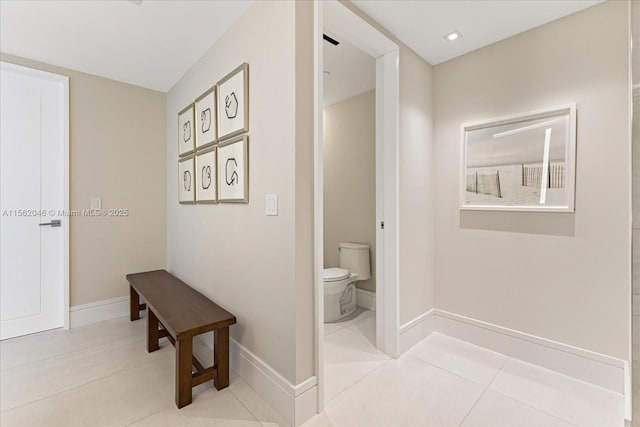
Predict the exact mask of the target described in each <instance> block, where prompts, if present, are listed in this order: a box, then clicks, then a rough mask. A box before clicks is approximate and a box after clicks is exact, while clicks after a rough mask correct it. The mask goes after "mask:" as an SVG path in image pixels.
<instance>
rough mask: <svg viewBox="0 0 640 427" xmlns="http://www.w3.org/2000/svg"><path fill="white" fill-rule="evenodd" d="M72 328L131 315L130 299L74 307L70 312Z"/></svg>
mask: <svg viewBox="0 0 640 427" xmlns="http://www.w3.org/2000/svg"><path fill="white" fill-rule="evenodd" d="M69 311H70V313H69V323H70V327H72V328H77V327H78V326H84V325H88V324H91V323H96V322H102V321H104V320H110V319H115V318H116V317H123V316H127V315H128V314H129V297H128V296H125V297H118V298H112V299H107V300H102V301H96V302H91V303H89V304H82V305H74V306H73V307H71V309H70V310H69Z"/></svg>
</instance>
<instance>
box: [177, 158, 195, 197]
mask: <svg viewBox="0 0 640 427" xmlns="http://www.w3.org/2000/svg"><path fill="white" fill-rule="evenodd" d="M194 166H195V156H194V155H193V154H192V155H190V156H187V157H182V158H180V159H178V202H179V203H182V204H191V203H195V202H196V191H195V189H196V184H197V181H198V180H197V179H196V175H195V173H194V172H195V167H194Z"/></svg>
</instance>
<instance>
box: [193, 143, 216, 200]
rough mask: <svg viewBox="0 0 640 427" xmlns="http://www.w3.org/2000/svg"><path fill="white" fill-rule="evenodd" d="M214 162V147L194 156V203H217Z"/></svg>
mask: <svg viewBox="0 0 640 427" xmlns="http://www.w3.org/2000/svg"><path fill="white" fill-rule="evenodd" d="M216 160H217V159H216V148H215V147H211V148H209V149H208V150H204V151H198V153H197V154H196V174H197V179H196V184H197V186H196V203H217V202H218V182H217V181H218V176H217V171H216V163H217V162H216Z"/></svg>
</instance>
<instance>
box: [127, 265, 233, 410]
mask: <svg viewBox="0 0 640 427" xmlns="http://www.w3.org/2000/svg"><path fill="white" fill-rule="evenodd" d="M127 280H128V281H129V285H130V296H131V298H130V308H131V310H130V318H131V320H132V321H133V320H138V319H139V318H140V311H142V310H144V309H145V308H146V309H147V351H148V352H152V351H156V350H158V349H159V348H160V346H159V344H158V340H159V339H160V338H162V337H167V339H168V340H169V341H170V342H171V344H173V345H174V347H175V348H176V395H175V398H176V405H177V406H178V408H182V407H183V406H185V405H188V404H190V403H191V399H192V393H191V391H192V390H191V389H192V388H193V387H195V386H197V385H199V384H202V383H204V382H206V381H210V380H213V381H214V385H215V387H216V388H217V389H218V390H221V389H223V388H225V387H227V386H228V385H229V325H233V324H234V323H236V318H235V316H234V315H233V314H231V313H229V312H228V311H226V310H225V309H223V308H222V307H220V306H219V305H218V304H216V303H214V302H212V301H211V300H210V299H208V298H207V297H205V296H204V295H202V294H201V293H199V292H197V291H196V290H194V289H193V288H191V287H190V286H189V285H187V284H186V283H184V282H183V281H182V280H180V279H178V278H177V277H175V276H173V275H172V274H170V273H168V272H167V271H165V270H156V271H148V272H145V273H137V274H128V275H127ZM140 296H142V297H144V299H145V300H146V304H141V303H140ZM210 331H214V332H213V333H214V351H213V358H214V359H213V360H214V361H213V366H211V367H209V368H205V367H204V366H202V364H201V363H200V362H199V361H198V359H196V358H195V356H194V355H193V337H194V336H196V335H200V334H203V333H205V332H210ZM192 366H193V367H194V368H195V372H194V373H192Z"/></svg>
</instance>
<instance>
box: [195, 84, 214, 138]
mask: <svg viewBox="0 0 640 427" xmlns="http://www.w3.org/2000/svg"><path fill="white" fill-rule="evenodd" d="M195 115H196V116H195V123H196V124H197V126H196V150H200V149H202V148H205V147H208V146H210V145H212V144H215V143H216V134H217V132H218V130H217V125H216V124H217V114H216V87H215V86H214V87H212V88H211V89H209V90H208V91H206V92H205V93H203V94H202V95H200V97H198V99H196V101H195Z"/></svg>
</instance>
